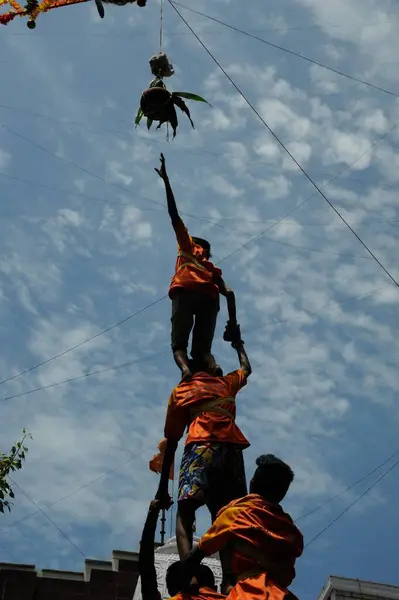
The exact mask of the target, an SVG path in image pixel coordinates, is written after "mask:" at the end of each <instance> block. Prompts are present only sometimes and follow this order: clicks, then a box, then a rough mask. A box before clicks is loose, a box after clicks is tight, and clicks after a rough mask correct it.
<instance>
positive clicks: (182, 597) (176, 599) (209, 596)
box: [169, 587, 226, 600]
mask: <svg viewBox="0 0 399 600" xmlns="http://www.w3.org/2000/svg"><path fill="white" fill-rule="evenodd" d="M169 600H226V596H222V594H219V593H218V592H215V591H214V590H212V589H211V588H206V587H203V588H200V590H199V592H198V594H183V592H179V593H178V594H176V596H173V598H169Z"/></svg>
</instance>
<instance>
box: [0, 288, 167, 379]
mask: <svg viewBox="0 0 399 600" xmlns="http://www.w3.org/2000/svg"><path fill="white" fill-rule="evenodd" d="M165 298H167V295H165V296H162V298H158V300H154V302H151V303H150V304H147V305H146V306H144V307H143V308H140V309H139V310H136V312H134V313H132V314H131V315H128V316H127V317H125V318H124V319H121V320H120V321H118V322H117V323H114V324H113V325H110V326H109V327H107V328H106V329H102V330H101V331H98V332H97V333H95V334H94V335H92V336H90V337H88V338H87V339H85V340H82V341H81V342H79V343H77V344H75V345H74V346H71V347H70V348H67V349H66V350H63V351H62V352H59V353H58V354H55V355H54V356H51V357H50V358H47V359H46V360H42V361H41V362H40V363H36V364H35V365H33V366H32V367H29V368H28V369H25V370H23V371H20V372H19V373H16V374H15V375H12V376H11V377H8V378H7V379H3V381H0V385H2V384H3V383H7V382H8V381H12V380H13V379H16V378H17V377H20V376H21V375H25V373H30V372H31V371H34V370H35V369H38V368H39V367H42V366H43V365H46V364H48V363H49V362H51V361H53V360H55V359H56V358H60V357H61V356H65V354H68V353H69V352H72V350H76V348H80V346H83V344H86V343H87V342H91V341H92V340H94V339H96V338H98V337H99V336H100V335H103V334H104V333H108V332H109V331H112V329H115V328H116V327H119V326H120V325H123V324H124V323H127V322H128V321H130V319H133V317H136V316H137V315H140V314H141V313H143V312H145V311H146V310H148V309H150V308H152V307H153V306H155V305H156V304H158V303H159V302H161V300H164V299H165ZM83 377H85V376H84V375H83ZM49 387H51V386H49Z"/></svg>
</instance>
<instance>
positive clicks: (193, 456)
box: [178, 442, 247, 513]
mask: <svg viewBox="0 0 399 600" xmlns="http://www.w3.org/2000/svg"><path fill="white" fill-rule="evenodd" d="M246 494H247V483H246V478H245V469H244V460H243V455H242V448H241V447H240V446H236V445H235V444H229V443H217V442H193V443H191V444H188V445H187V446H186V447H185V448H184V453H183V457H182V461H181V465H180V474H179V495H178V502H181V501H184V500H195V501H196V502H197V503H198V505H199V506H202V505H204V504H206V505H207V506H208V508H209V510H210V512H211V513H214V512H215V511H216V512H217V511H218V510H220V508H222V507H223V506H225V505H226V504H228V503H229V502H231V501H232V500H235V499H236V498H242V496H245V495H246Z"/></svg>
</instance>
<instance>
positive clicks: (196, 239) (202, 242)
mask: <svg viewBox="0 0 399 600" xmlns="http://www.w3.org/2000/svg"><path fill="white" fill-rule="evenodd" d="M191 239H192V240H193V242H194V244H197V246H201V248H203V250H204V251H205V258H206V259H207V260H209V259H210V258H211V256H212V254H211V245H210V243H209V242H208V241H207V240H204V239H203V238H199V237H193V238H191Z"/></svg>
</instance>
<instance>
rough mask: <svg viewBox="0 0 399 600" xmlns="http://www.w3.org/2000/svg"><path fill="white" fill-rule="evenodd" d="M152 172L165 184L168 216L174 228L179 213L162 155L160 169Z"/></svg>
mask: <svg viewBox="0 0 399 600" xmlns="http://www.w3.org/2000/svg"><path fill="white" fill-rule="evenodd" d="M154 170H155V171H156V172H157V173H158V175H159V176H160V178H161V179H162V180H163V182H164V184H165V190H166V202H167V205H168V213H169V216H170V220H171V221H172V225H173V227H174V226H175V225H176V224H177V222H178V220H179V219H180V216H179V212H178V210H177V206H176V200H175V197H174V195H173V192H172V188H171V186H170V183H169V177H168V174H167V172H166V165H165V157H164V155H163V154H161V167H160V168H159V169H154Z"/></svg>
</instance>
